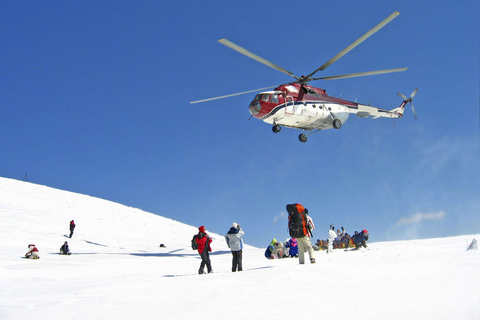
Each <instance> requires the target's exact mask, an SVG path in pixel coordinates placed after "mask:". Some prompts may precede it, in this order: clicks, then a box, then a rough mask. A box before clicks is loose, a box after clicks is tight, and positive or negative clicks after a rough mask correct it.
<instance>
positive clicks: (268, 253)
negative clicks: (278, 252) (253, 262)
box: [265, 238, 277, 259]
mask: <svg viewBox="0 0 480 320" xmlns="http://www.w3.org/2000/svg"><path fill="white" fill-rule="evenodd" d="M275 243H277V239H275V238H274V239H273V240H272V242H270V244H269V245H268V247H267V250H265V258H267V259H273V257H272V252H273V249H274V248H275Z"/></svg>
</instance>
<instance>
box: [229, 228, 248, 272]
mask: <svg viewBox="0 0 480 320" xmlns="http://www.w3.org/2000/svg"><path fill="white" fill-rule="evenodd" d="M244 234H245V232H244V231H243V230H242V228H240V225H239V224H238V223H236V222H234V223H232V227H231V228H230V230H228V232H227V235H226V236H225V241H227V245H228V247H229V248H230V249H231V250H232V255H233V258H232V272H235V271H237V270H238V271H242V269H243V268H242V249H243V240H242V236H243V235H244Z"/></svg>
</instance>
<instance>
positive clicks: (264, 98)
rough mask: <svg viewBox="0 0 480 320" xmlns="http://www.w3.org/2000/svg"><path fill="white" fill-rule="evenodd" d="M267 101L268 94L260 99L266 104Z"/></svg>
mask: <svg viewBox="0 0 480 320" xmlns="http://www.w3.org/2000/svg"><path fill="white" fill-rule="evenodd" d="M269 99H270V95H269V94H264V95H263V98H262V101H264V102H268V100H269Z"/></svg>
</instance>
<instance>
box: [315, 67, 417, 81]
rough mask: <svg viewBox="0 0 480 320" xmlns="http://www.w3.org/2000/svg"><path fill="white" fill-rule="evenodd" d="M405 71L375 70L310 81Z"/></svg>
mask: <svg viewBox="0 0 480 320" xmlns="http://www.w3.org/2000/svg"><path fill="white" fill-rule="evenodd" d="M407 69H408V68H398V69H387V70H377V71H368V72H359V73H349V74H342V75H338V76H329V77H319V78H313V79H312V80H336V79H345V78H354V77H363V76H371V75H375V74H384V73H392V72H402V71H406V70H407Z"/></svg>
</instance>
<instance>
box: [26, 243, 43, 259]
mask: <svg viewBox="0 0 480 320" xmlns="http://www.w3.org/2000/svg"><path fill="white" fill-rule="evenodd" d="M25 258H28V259H40V254H39V253H38V249H37V247H35V245H34V244H29V245H28V251H27V253H25Z"/></svg>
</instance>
